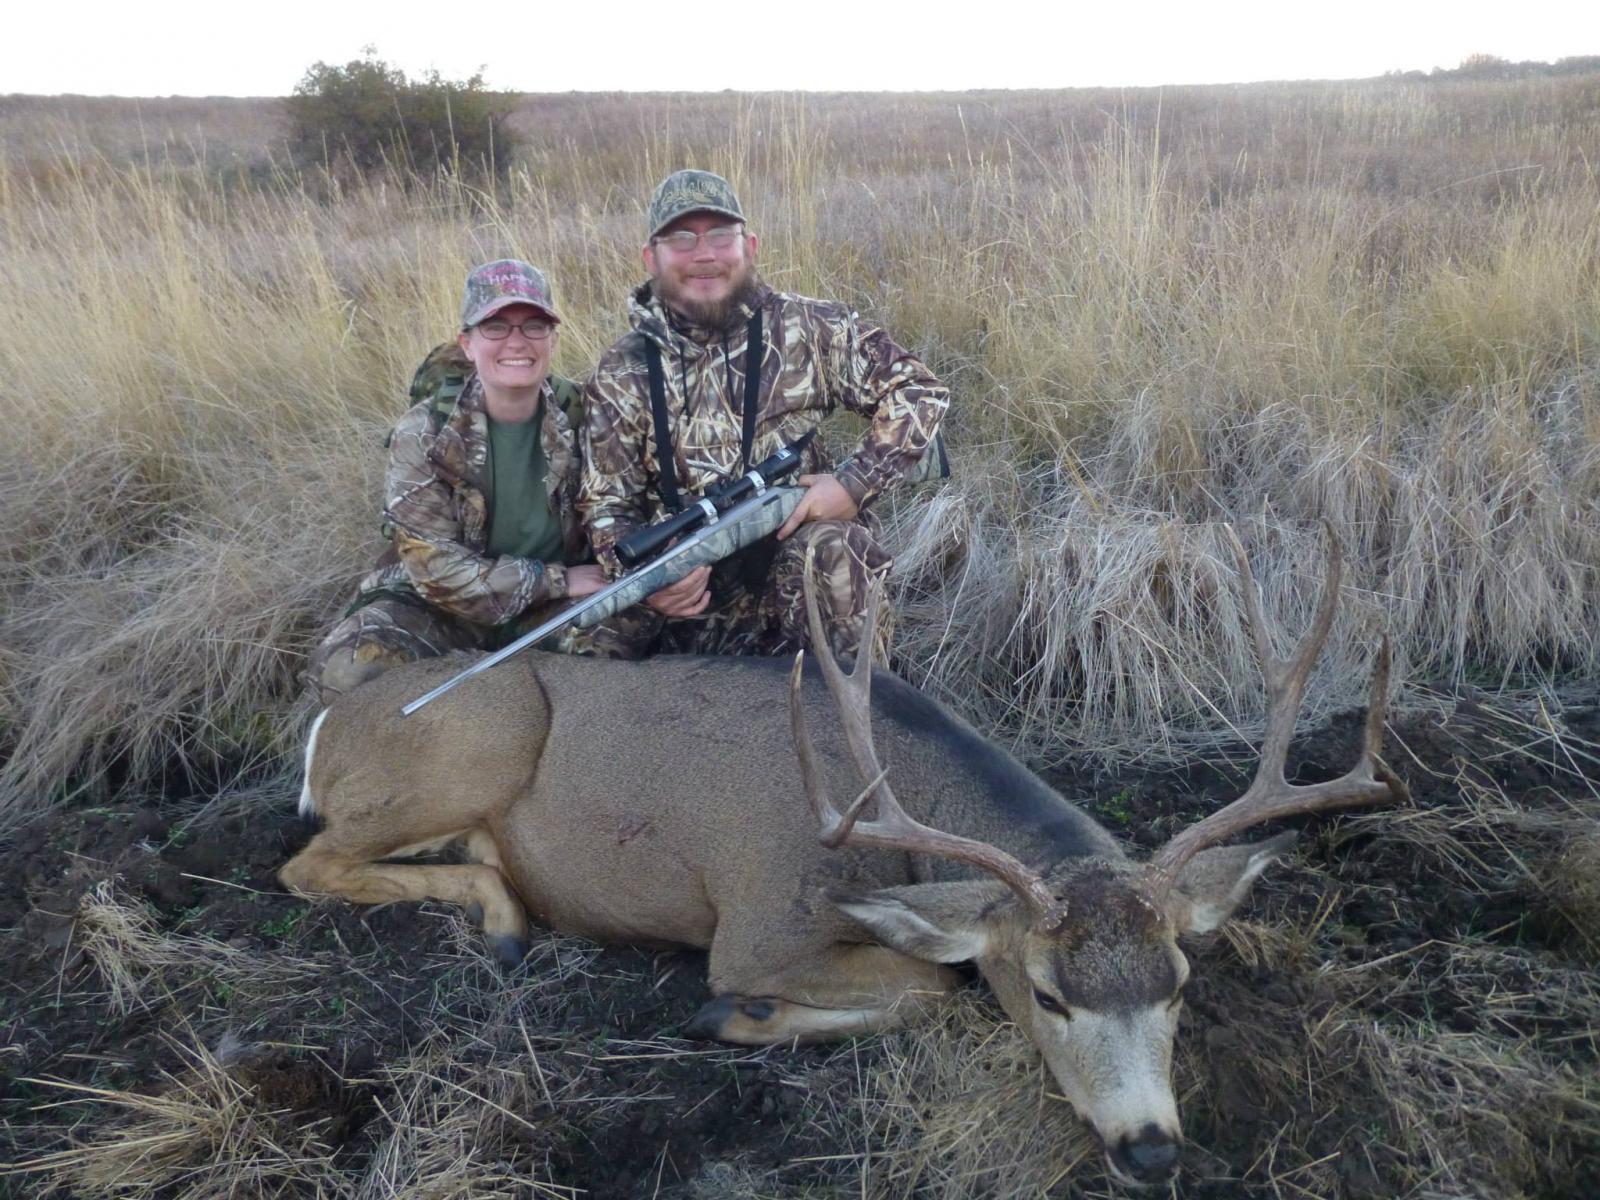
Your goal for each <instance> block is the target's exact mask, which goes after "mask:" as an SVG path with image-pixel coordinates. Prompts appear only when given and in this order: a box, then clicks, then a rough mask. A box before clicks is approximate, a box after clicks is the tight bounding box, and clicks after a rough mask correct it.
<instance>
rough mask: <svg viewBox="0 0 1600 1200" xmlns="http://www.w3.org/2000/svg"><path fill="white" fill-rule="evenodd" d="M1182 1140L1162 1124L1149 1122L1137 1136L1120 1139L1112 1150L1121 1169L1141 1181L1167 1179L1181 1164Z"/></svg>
mask: <svg viewBox="0 0 1600 1200" xmlns="http://www.w3.org/2000/svg"><path fill="white" fill-rule="evenodd" d="M1182 1149H1183V1143H1182V1142H1181V1141H1180V1140H1179V1139H1178V1138H1176V1137H1173V1136H1172V1135H1171V1134H1170V1133H1167V1132H1166V1131H1165V1130H1164V1129H1162V1128H1161V1127H1160V1126H1159V1125H1154V1124H1151V1125H1146V1126H1145V1127H1144V1128H1143V1129H1141V1130H1139V1134H1138V1136H1137V1137H1128V1136H1123V1137H1121V1138H1118V1139H1117V1144H1116V1147H1115V1149H1113V1150H1112V1154H1113V1156H1114V1157H1115V1159H1116V1165H1117V1167H1118V1169H1120V1170H1121V1171H1123V1172H1124V1173H1126V1174H1127V1175H1128V1177H1129V1178H1131V1179H1134V1180H1136V1181H1137V1182H1139V1183H1165V1182H1166V1181H1167V1180H1168V1179H1171V1178H1172V1174H1173V1172H1174V1171H1176V1170H1177V1168H1178V1156H1179V1154H1180V1153H1181V1152H1182Z"/></svg>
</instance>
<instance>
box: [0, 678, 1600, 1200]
mask: <svg viewBox="0 0 1600 1200" xmlns="http://www.w3.org/2000/svg"><path fill="white" fill-rule="evenodd" d="M1356 725H1357V718H1356V716H1355V715H1354V714H1352V715H1350V716H1347V717H1345V718H1342V719H1340V720H1337V721H1335V722H1334V724H1333V727H1332V728H1331V729H1329V730H1325V731H1321V732H1319V733H1318V734H1317V735H1316V736H1313V737H1307V738H1304V739H1302V740H1301V741H1299V742H1297V743H1296V749H1295V752H1294V753H1293V754H1292V756H1291V762H1293V763H1296V764H1297V766H1296V778H1297V779H1299V780H1301V781H1306V780H1312V779H1317V778H1325V777H1331V776H1333V775H1335V774H1339V773H1342V772H1343V770H1344V769H1345V768H1346V767H1347V766H1348V764H1349V762H1350V761H1352V759H1353V755H1354V746H1355V738H1356V733H1357V729H1356ZM1392 725H1393V732H1392V733H1391V736H1390V739H1389V742H1388V747H1389V757H1390V759H1391V761H1392V762H1393V764H1394V766H1395V767H1396V769H1397V770H1398V771H1399V773H1400V774H1401V775H1402V776H1403V777H1404V778H1405V779H1406V781H1407V782H1408V784H1409V786H1410V787H1411V789H1412V792H1413V798H1414V802H1413V805H1412V806H1410V807H1408V808H1406V809H1404V810H1400V811H1395V812H1388V813H1382V812H1380V813H1372V814H1364V815H1361V816H1347V817H1340V818H1329V819H1326V820H1319V821H1314V822H1310V823H1307V824H1306V825H1305V828H1306V831H1307V832H1306V835H1305V836H1303V837H1302V839H1301V850H1300V852H1299V853H1298V854H1296V855H1295V856H1293V857H1292V858H1291V859H1290V860H1289V861H1288V862H1287V863H1284V864H1280V866H1279V867H1278V868H1277V869H1276V871H1275V873H1274V874H1273V875H1272V876H1271V877H1270V878H1269V879H1268V880H1267V881H1264V882H1263V884H1262V885H1261V887H1260V888H1259V889H1258V892H1257V895H1256V897H1255V898H1254V900H1253V901H1252V902H1251V903H1250V904H1248V905H1247V906H1246V908H1245V909H1244V910H1243V912H1242V913H1241V914H1240V916H1241V919H1240V920H1238V921H1236V922H1234V923H1233V924H1232V925H1231V926H1229V927H1228V928H1227V929H1226V930H1225V931H1224V932H1223V933H1221V934H1218V935H1213V936H1212V937H1210V938H1208V939H1203V940H1200V941H1197V942H1196V943H1195V944H1194V945H1193V946H1187V945H1186V948H1188V949H1189V950H1190V957H1191V959H1192V961H1193V963H1194V968H1195V970H1194V974H1195V981H1194V983H1193V984H1192V985H1191V988H1190V991H1189V993H1188V1000H1187V1006H1186V1010H1185V1015H1184V1017H1183V1022H1182V1028H1181V1031H1180V1035H1179V1042H1180V1050H1179V1055H1178V1061H1177V1063H1176V1065H1175V1076H1176V1082H1177V1085H1178V1089H1179V1096H1180V1108H1181V1109H1182V1111H1183V1114H1184V1118H1185V1129H1186V1134H1187V1136H1188V1138H1189V1143H1190V1144H1189V1147H1188V1149H1187V1151H1186V1158H1185V1169H1184V1173H1183V1175H1182V1178H1181V1182H1180V1183H1179V1184H1178V1185H1177V1187H1176V1189H1175V1194H1176V1195H1181V1196H1186V1197H1207V1198H1211V1197H1217V1198H1220V1197H1235V1196H1268V1195H1271V1196H1342V1197H1352V1198H1359V1200H1366V1198H1375V1197H1386V1196H1401V1195H1405V1196H1418V1197H1423V1196H1445V1195H1471V1196H1484V1197H1498V1196H1539V1197H1551V1198H1555V1197H1573V1198H1577V1197H1593V1196H1596V1195H1600V1117H1597V1115H1596V1114H1597V1112H1600V1085H1597V1082H1596V1080H1597V1074H1596V1064H1597V1061H1600V1047H1597V1030H1596V1016H1597V1013H1600V1006H1597V1005H1596V994H1597V988H1596V985H1595V966H1596V964H1597V960H1600V927H1597V926H1596V924H1595V914H1596V913H1597V912H1600V902H1597V899H1596V892H1597V889H1600V882H1597V881H1596V871H1597V868H1600V842H1597V841H1596V835H1595V831H1596V829H1597V828H1600V823H1597V820H1596V818H1597V817H1600V802H1597V799H1596V790H1595V786H1594V783H1593V780H1594V778H1595V776H1596V775H1597V774H1600V769H1597V768H1596V760H1595V759H1594V758H1593V757H1592V755H1593V754H1594V753H1595V750H1596V746H1597V744H1600V708H1597V707H1596V705H1594V704H1593V703H1590V702H1579V701H1568V702H1567V703H1565V704H1564V705H1563V706H1561V707H1559V709H1557V708H1555V707H1553V702H1552V701H1550V700H1549V699H1548V698H1547V699H1546V700H1545V701H1543V702H1542V703H1539V704H1533V703H1530V704H1524V705H1521V706H1510V707H1503V708H1500V709H1497V710H1491V709H1489V708H1487V707H1485V706H1482V705H1480V704H1477V703H1473V702H1470V701H1447V700H1441V701H1440V702H1439V703H1437V704H1435V705H1433V706H1431V707H1427V708H1425V709H1423V708H1419V709H1416V710H1413V711H1411V712H1408V713H1406V714H1402V715H1401V716H1400V717H1397V718H1395V719H1394V720H1393V721H1392ZM1230 761H1231V762H1232V763H1235V764H1237V768H1235V767H1232V766H1230V765H1229V763H1230ZM1252 766H1253V762H1252V760H1251V759H1250V758H1249V754H1248V751H1247V749H1246V748H1244V747H1242V746H1241V747H1237V748H1236V750H1235V752H1233V753H1229V754H1218V755H1213V756H1212V761H1211V762H1209V763H1195V764H1193V765H1189V766H1185V767H1181V768H1179V767H1173V766H1170V765H1161V764H1153V765H1150V766H1148V767H1127V766H1124V767H1121V768H1118V769H1116V770H1114V771H1113V770H1109V769H1106V768H1104V767H1103V766H1102V765H1100V764H1097V763H1095V762H1093V761H1090V760H1087V759H1086V760H1085V761H1084V762H1082V763H1081V764H1079V765H1078V766H1077V767H1076V768H1075V769H1073V770H1069V771H1064V772H1059V773H1057V774H1056V775H1055V776H1054V778H1053V779H1052V782H1054V783H1055V784H1056V785H1057V786H1058V787H1059V788H1060V789H1061V790H1062V791H1063V792H1064V793H1065V794H1067V795H1069V796H1078V797H1086V798H1087V797H1092V800H1090V801H1089V803H1090V805H1091V807H1093V808H1094V809H1095V811H1096V812H1097V814H1098V815H1100V816H1101V817H1102V819H1103V820H1105V821H1106V823H1107V824H1108V825H1110V826H1111V827H1112V828H1114V829H1115V830H1117V831H1118V832H1119V833H1121V834H1122V835H1124V836H1125V837H1126V838H1127V839H1128V840H1129V841H1131V842H1132V843H1135V844H1137V845H1139V846H1141V847H1149V846H1153V845H1155V844H1157V843H1159V842H1160V841H1161V840H1163V839H1164V837H1166V836H1167V835H1169V834H1170V833H1171V832H1172V831H1173V830H1175V829H1176V828H1179V827H1181V826H1182V825H1183V824H1185V823H1186V822H1187V821H1188V820H1190V819H1192V818H1193V816H1194V815H1195V814H1197V813H1201V812H1205V811H1210V810H1211V809H1212V808H1214V807H1215V806H1216V804H1217V802H1218V801H1219V800H1220V799H1222V798H1224V797H1231V796H1232V795H1235V794H1237V792H1238V791H1239V790H1240V789H1241V788H1242V787H1243V785H1244V783H1245V782H1246V780H1245V778H1244V776H1243V773H1242V771H1243V769H1244V768H1248V767H1252ZM297 786H298V781H297V780H295V779H292V778H289V777H288V776H284V777H282V778H278V779H274V780H267V781H260V782H258V784H257V785H256V786H254V787H252V788H246V789H244V790H243V791H240V792H235V793H234V794H233V795H231V797H229V798H225V799H223V800H221V801H215V800H213V799H212V797H211V796H210V795H209V794H208V792H207V790H206V789H190V790H191V791H193V792H194V794H176V793H179V792H183V791H185V789H182V788H176V789H172V791H173V792H174V793H175V794H172V795H168V796H166V797H162V798H128V799H125V800H122V801H120V802H118V803H115V804H111V805H108V806H104V807H93V808H82V807H79V808H70V807H69V808H63V809H58V810H55V811H52V812H49V813H47V814H45V815H43V816H41V817H39V818H38V819H36V820H35V821H33V822H32V823H31V824H30V825H28V826H27V827H26V828H25V829H23V831H22V832H21V834H20V835H19V836H18V837H17V838H16V839H15V840H14V841H13V843H12V844H11V845H10V847H9V849H8V851H7V853H6V862H7V864H8V865H7V870H6V871H5V873H4V877H3V878H0V927H4V929H5V931H6V932H5V933H4V935H3V940H0V956H3V962H4V970H3V975H4V978H3V979H0V1096H3V1099H0V1116H3V1118H4V1130H3V1134H0V1136H3V1138H4V1142H5V1144H3V1145H0V1159H3V1160H5V1162H6V1163H7V1164H9V1165H8V1166H7V1167H6V1169H5V1172H4V1173H0V1196H12V1197H23V1196H27V1197H54V1196H63V1197H64V1196H85V1197H88V1196H102V1195H104V1196H121V1195H137V1196H161V1197H190V1196H194V1197H200V1196H205V1197H212V1196H216V1197H223V1196H237V1197H251V1196H258V1195H261V1196H279V1195H282V1196H297V1197H298V1196H308V1197H309V1196H345V1195H348V1196H390V1195H395V1196H402V1195H403V1196H419V1197H420V1196H429V1197H437V1196H450V1197H454V1196H461V1197H468V1196H502V1195H503V1196H535V1195H538V1196H569V1195H578V1194H582V1195H586V1196H592V1197H631V1196H657V1195H659V1196H665V1197H703V1196H782V1197H798V1196H833V1195H841V1196H842V1195H876V1196H897V1195H917V1196H941V1197H943V1196H956V1195H972V1196H983V1195H1038V1194H1051V1195H1061V1196H1098V1195H1103V1194H1108V1193H1113V1192H1114V1191H1115V1189H1114V1188H1112V1187H1111V1185H1109V1184H1108V1183H1107V1182H1106V1180H1105V1178H1104V1176H1103V1174H1102V1168H1101V1164H1100V1159H1099V1154H1098V1152H1097V1151H1096V1150H1095V1149H1094V1147H1093V1146H1092V1144H1090V1143H1089V1142H1088V1140H1087V1136H1086V1135H1085V1134H1084V1133H1083V1131H1082V1130H1081V1128H1079V1127H1078V1125H1077V1123H1076V1121H1075V1120H1074V1119H1073V1118H1072V1117H1071V1115H1070V1112H1068V1111H1067V1110H1066V1106H1065V1105H1063V1104H1060V1103H1056V1102H1054V1101H1052V1100H1050V1098H1049V1095H1050V1091H1051V1089H1050V1087H1049V1084H1048V1081H1047V1080H1046V1079H1045V1077H1044V1074H1043V1069H1042V1067H1040V1066H1039V1065H1038V1063H1037V1059H1036V1058H1034V1057H1032V1056H1031V1054H1030V1053H1029V1051H1028V1049H1027V1047H1026V1046H1025V1045H1023V1044H1021V1043H1020V1039H1019V1038H1017V1036H1016V1034H1015V1031H1014V1029H1012V1027H1011V1026H1009V1025H1008V1024H1007V1023H1005V1022H1004V1021H1003V1018H1002V1017H1001V1015H1000V1014H999V1011H998V1009H997V1008H996V1007H995V1006H994V1005H993V1003H992V1001H990V1000H989V999H988V997H987V996H986V994H985V993H984V992H983V990H982V988H981V985H977V984H974V986H973V987H972V988H971V989H969V992H970V994H968V995H964V996H962V997H960V998H959V999H958V1000H957V1001H956V1002H955V1003H954V1004H953V1005H952V1006H951V1015H950V1017H948V1018H947V1019H946V1020H944V1021H942V1022H940V1023H938V1024H937V1025H936V1026H935V1027H934V1028H932V1029H927V1030H919V1031H915V1032H910V1033H904V1034H898V1035H894V1036H891V1037H884V1038H875V1039H864V1040H861V1041H859V1042H853V1043H847V1044H843V1045H834V1046H824V1047H811V1048H802V1049H781V1050H766V1051H760V1052H755V1051H749V1050H741V1049H735V1048H728V1047H717V1046H710V1045H706V1044H704V1043H695V1042H690V1041H686V1040H683V1039H680V1038H677V1037H675V1036H674V1034H675V1031H676V1030H677V1029H678V1028H679V1027H680V1026H681V1025H682V1024H683V1023H684V1022H686V1021H687V1020H688V1019H689V1017H690V1016H691V1015H692V1014H693V1013H694V1012H695V1010H696V1009H697V1008H698V1006H699V1004H700V1003H701V1002H702V1000H703V999H704V991H703V972H704V961H703V958H702V957H701V956H698V955H695V954H691V953H678V954H652V953H649V952H645V951H641V950H637V949H629V948H598V947H595V946H592V945H590V944H588V943H585V942H582V941H580V940H576V939H571V938H566V937H557V936H548V937H544V938H541V939H539V940H537V941H536V944H535V947H534V950H533V952H532V953H531V954H530V956H529V958H528V960H527V961H526V962H525V963H524V964H523V965H522V966H520V967H519V968H517V969H516V970H515V971H512V972H510V973H506V972H503V971H501V970H500V969H498V968H497V967H495V966H494V965H493V963H492V962H491V961H490V960H489V958H488V957H487V955H486V954H485V952H484V950H483V948H482V947H481V945H480V944H479V939H478V937H477V934H476V932H475V931H474V930H473V929H472V928H470V927H469V926H468V925H467V924H466V922H465V921H464V920H462V919H461V918H460V917H459V916H458V915H456V914H455V913H454V912H452V911H451V910H449V909H447V908H445V907H443V906H435V905H420V906H419V905H395V906H390V907H385V908H378V909H368V910H362V909H357V908H355V907H352V906H350V905H347V904H342V903H333V902H328V903H315V904H308V903H307V902H306V901H304V900H301V899H298V898H295V897H292V896H290V895H287V894H285V893H284V892H282V891H281V890H280V888H279V887H278V885H277V882H276V880H275V877H274V875H275V872H276V870H277V868H278V867H279V866H280V865H281V864H282V863H283V862H284V860H285V859H286V858H287V857H288V856H289V855H290V854H291V853H292V852H293V850H294V849H295V848H297V846H298V845H299V844H300V843H301V842H302V841H303V840H304V839H305V837H306V836H307V831H306V830H305V828H304V827H303V826H302V825H301V824H300V822H299V820H298V819H297V818H296V817H295V816H294V815H293V813H292V795H293V791H294V790H295V789H296V788H297Z"/></svg>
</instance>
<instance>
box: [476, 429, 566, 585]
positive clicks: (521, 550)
mask: <svg viewBox="0 0 1600 1200" xmlns="http://www.w3.org/2000/svg"><path fill="white" fill-rule="evenodd" d="M543 418H544V402H543V401H542V400H541V401H540V402H539V407H538V409H537V410H536V411H535V412H534V414H533V416H532V417H531V418H529V419H528V420H526V421H515V422H511V421H496V420H495V419H494V418H493V417H490V418H489V553H490V554H491V555H497V556H498V555H501V554H512V555H515V556H516V557H518V558H537V559H541V560H542V561H544V562H560V561H561V555H562V544H561V521H560V520H559V519H558V518H557V517H556V514H555V513H553V512H552V511H550V494H549V493H548V492H547V491H545V486H544V479H545V475H546V473H547V472H548V471H549V469H550V464H549V461H548V460H547V459H546V458H545V453H544V446H543V445H541V444H540V440H539V429H540V426H541V425H542V424H543Z"/></svg>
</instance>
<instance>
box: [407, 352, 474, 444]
mask: <svg viewBox="0 0 1600 1200" xmlns="http://www.w3.org/2000/svg"><path fill="white" fill-rule="evenodd" d="M471 375H472V360H471V359H469V358H468V357H467V356H466V354H464V353H463V352H462V350H461V347H460V346H458V345H456V343H454V342H444V343H442V344H441V345H438V346H435V347H434V348H433V349H432V350H431V351H430V352H429V353H428V357H427V358H425V359H423V360H422V365H421V366H419V367H418V368H417V370H416V374H414V375H413V376H412V377H411V403H413V404H420V403H422V402H423V401H424V400H426V401H428V402H429V408H428V424H429V427H430V428H432V430H433V431H434V432H435V433H437V432H438V431H439V430H440V429H442V428H443V427H444V422H445V418H446V417H448V416H449V415H450V410H451V409H453V408H454V407H455V405H456V401H457V400H458V399H460V397H461V393H462V392H463V391H465V390H466V387H467V380H468V378H470V377H471Z"/></svg>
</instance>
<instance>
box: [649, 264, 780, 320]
mask: <svg viewBox="0 0 1600 1200" xmlns="http://www.w3.org/2000/svg"><path fill="white" fill-rule="evenodd" d="M731 282H732V286H731V287H729V289H728V294H727V295H726V296H724V297H723V298H722V299H720V300H691V299H689V298H688V297H687V296H685V295H684V294H683V292H682V291H681V290H680V289H679V288H677V287H675V286H674V285H672V284H669V283H668V282H667V281H666V278H665V277H664V276H658V277H657V278H656V280H655V289H656V295H657V296H659V297H660V298H661V303H662V305H663V306H664V307H665V308H666V309H667V313H668V315H669V316H672V317H676V318H677V319H678V320H680V321H682V322H683V323H684V324H686V325H692V326H695V327H697V328H700V329H708V330H711V331H712V332H714V333H721V332H722V331H723V330H725V329H727V328H728V327H729V326H730V325H732V324H733V323H734V321H735V320H736V319H737V318H738V317H739V316H740V315H741V314H740V309H741V308H743V307H744V306H745V305H746V304H750V303H753V302H754V300H755V297H756V293H757V292H759V291H760V289H761V280H760V278H759V277H758V276H757V275H756V268H755V264H754V263H748V262H747V263H745V264H744V265H743V266H741V267H740V268H739V270H738V271H737V272H736V273H734V274H733V275H732V276H731Z"/></svg>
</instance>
